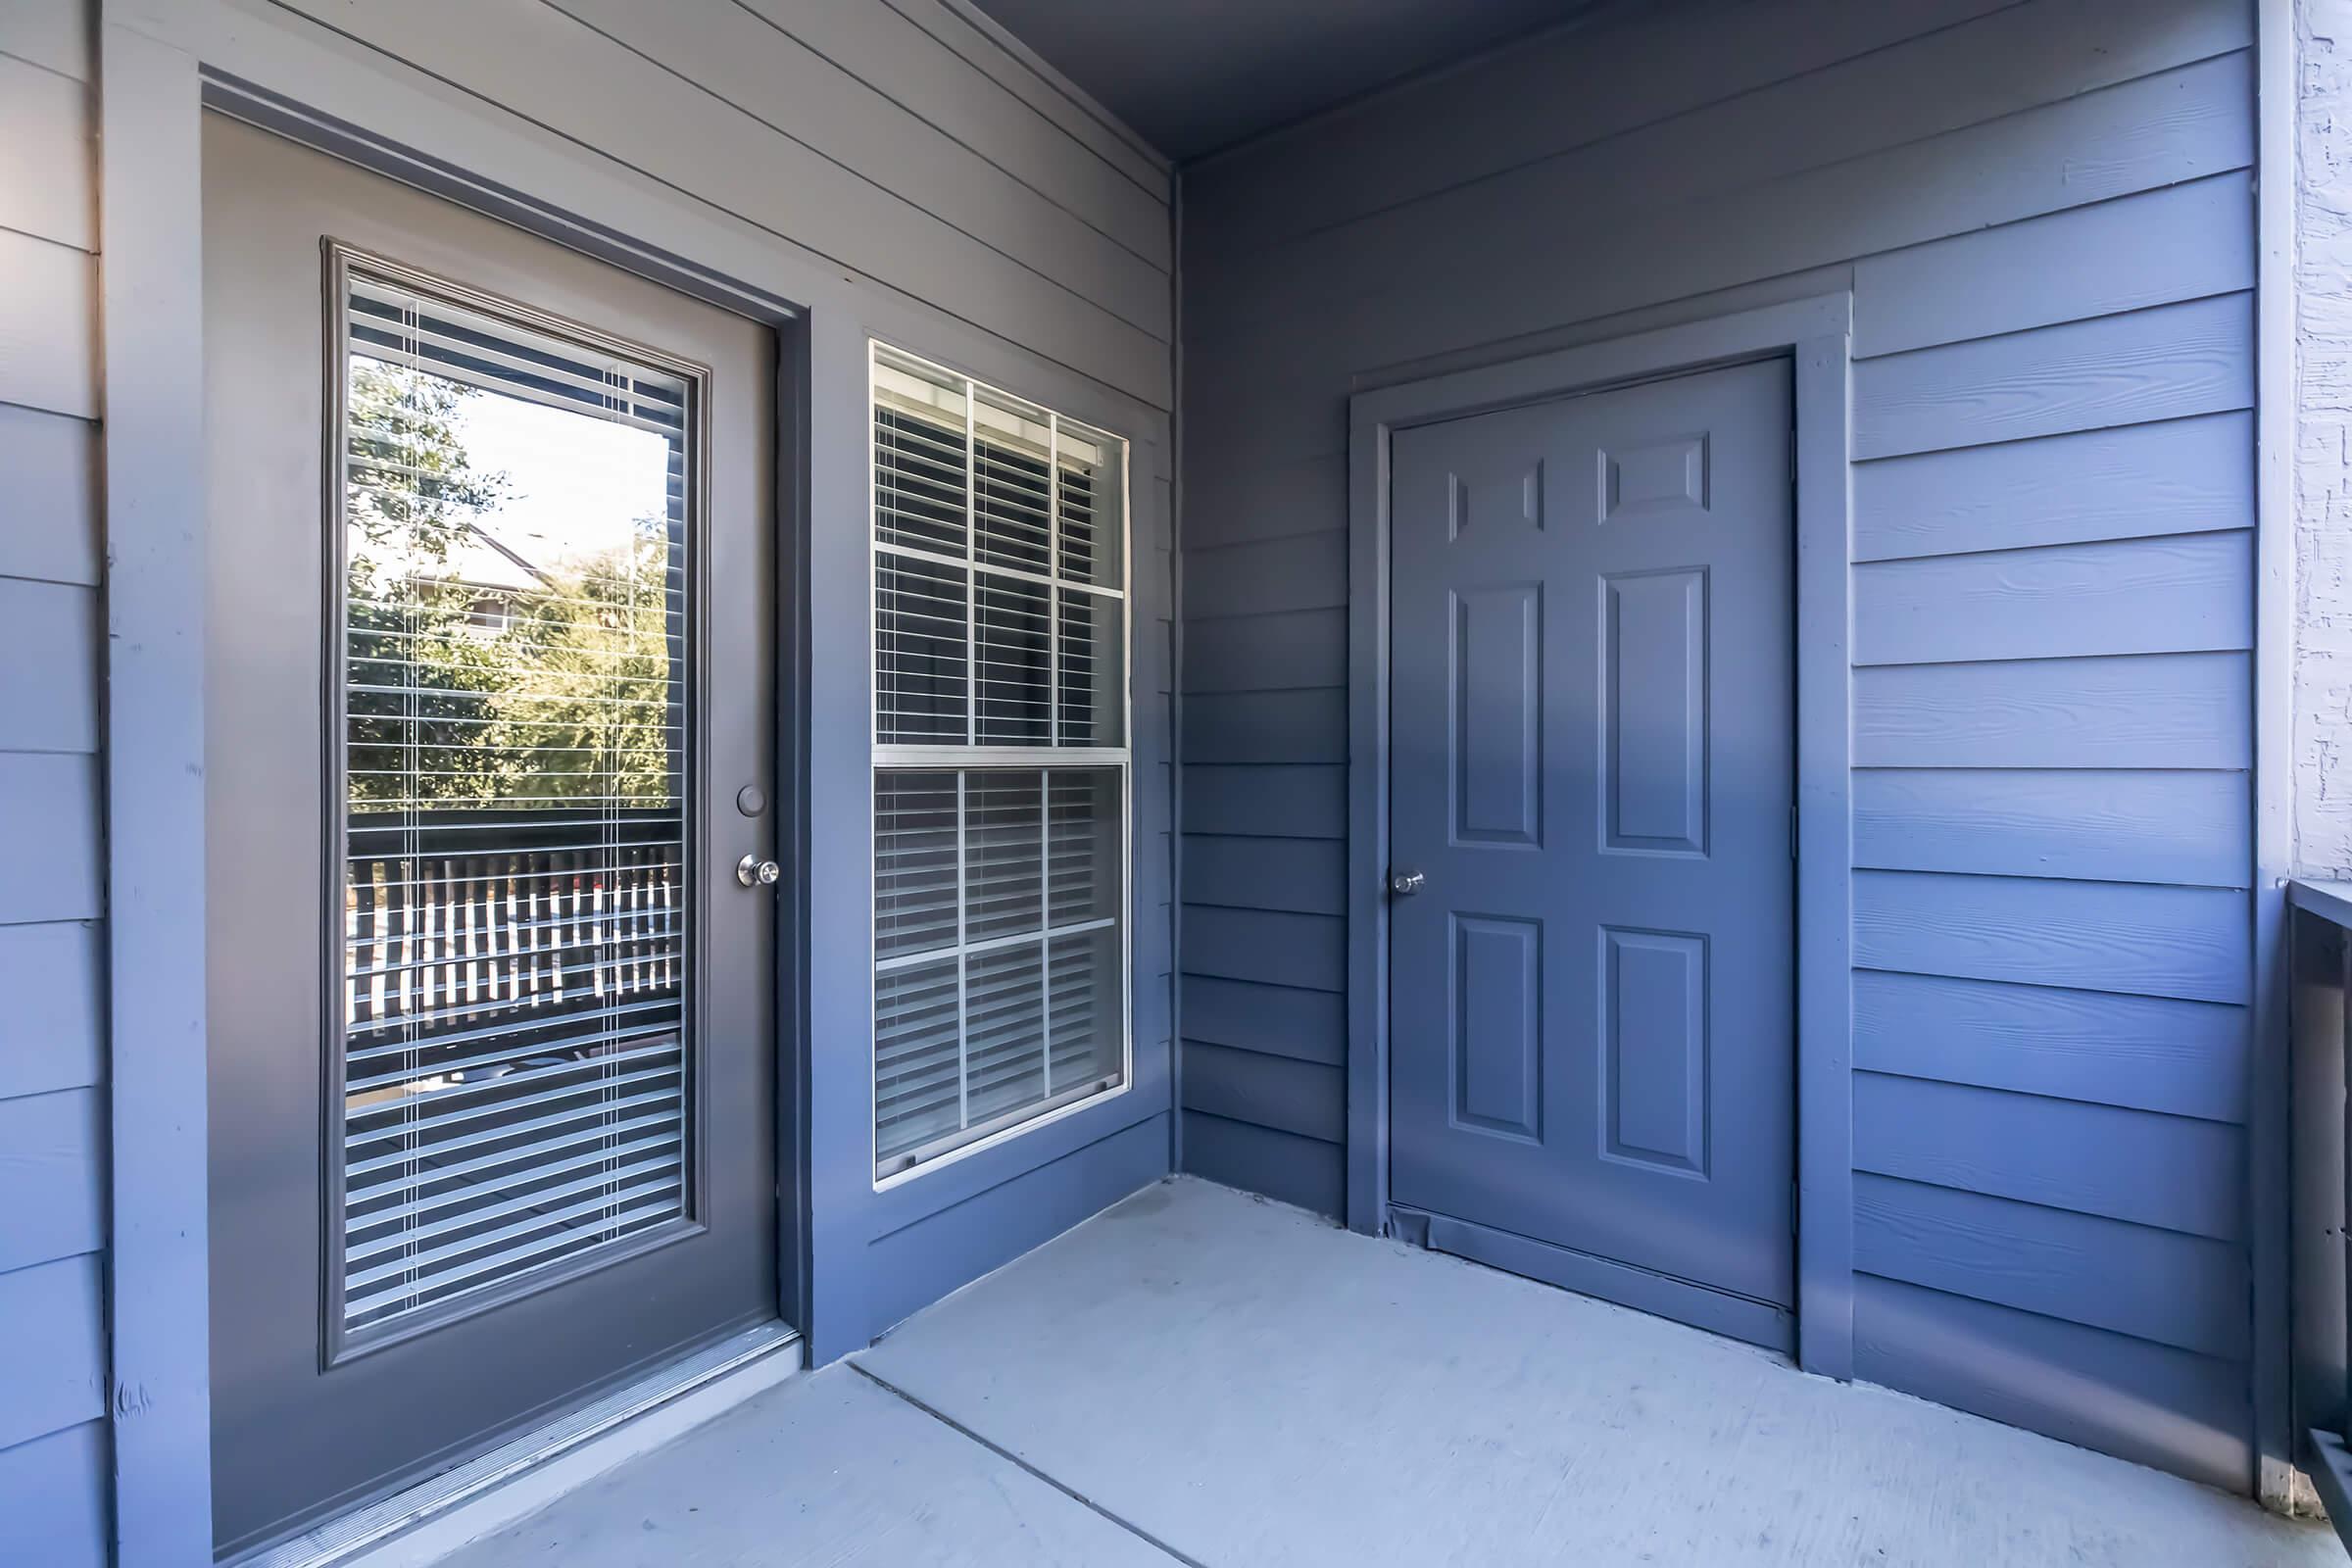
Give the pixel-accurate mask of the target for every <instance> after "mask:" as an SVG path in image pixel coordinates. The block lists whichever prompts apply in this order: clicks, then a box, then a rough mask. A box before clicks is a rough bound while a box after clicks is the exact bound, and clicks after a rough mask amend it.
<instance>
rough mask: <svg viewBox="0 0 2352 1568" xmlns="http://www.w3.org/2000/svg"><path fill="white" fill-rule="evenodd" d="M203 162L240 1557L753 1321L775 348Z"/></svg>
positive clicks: (512, 258) (220, 1130) (610, 276)
mask: <svg viewBox="0 0 2352 1568" xmlns="http://www.w3.org/2000/svg"><path fill="white" fill-rule="evenodd" d="M205 154H206V167H205V179H206V194H207V211H206V220H207V254H206V270H207V321H206V335H207V348H208V354H207V361H208V378H209V383H210V390H211V392H212V394H213V395H212V399H211V405H212V407H211V414H212V418H211V422H210V426H209V428H210V432H211V433H210V440H211V444H212V452H211V456H212V466H213V480H212V509H211V518H212V527H213V534H214V542H215V555H214V559H215V572H214V578H213V582H212V590H213V592H212V609H213V621H212V628H211V632H210V634H209V638H208V652H209V658H210V661H211V668H210V675H211V679H210V683H209V684H210V687H211V692H212V703H211V711H210V712H209V714H208V756H209V766H210V768H211V772H212V783H213V789H212V792H211V793H212V796H213V799H214V801H215V802H216V803H217V804H216V805H215V807H214V809H213V815H212V822H211V835H210V837H211V843H210V846H209V848H210V852H211V855H210V859H211V871H210V874H209V877H208V888H207V890H206V891H207V900H206V908H207V911H208V932H209V937H210V943H211V947H210V971H211V997H212V1020H211V1022H212V1027H211V1037H212V1069H211V1087H212V1104H211V1131H212V1146H213V1150H214V1155H213V1160H212V1166H213V1184H214V1185H213V1195H212V1214H213V1239H214V1256H215V1266H214V1278H213V1323H214V1351H215V1367H214V1410H215V1476H216V1493H217V1496H216V1518H217V1526H218V1530H217V1533H218V1537H219V1541H220V1544H221V1548H222V1550H223V1552H224V1553H231V1552H236V1551H239V1550H243V1549H247V1548H250V1547H252V1546H254V1545H256V1544H264V1543H267V1542H270V1541H271V1540H274V1539H277V1538H280V1537H283V1536H285V1535H287V1534H288V1533H289V1532H291V1531H293V1530H296V1529H299V1528H301V1527H303V1526H306V1525H308V1524H311V1523H313V1522H315V1521H317V1520H319V1519H320V1518H322V1517H325V1516H329V1515H331V1514H333V1513H335V1512H337V1511H340V1510H343V1509H347V1508H349V1507H352V1506H354V1505H356V1504H359V1503H362V1502H365V1501H368V1500H371V1499H372V1498H374V1497H377V1496H380V1495H386V1494H388V1493H391V1492H393V1491H397V1490H398V1489H399V1488H400V1487H402V1486H404V1485H406V1484H409V1483H411V1482H414V1481H416V1480H417V1479H420V1478H422V1477H423V1476H425V1475H428V1474H430V1473H431V1472H433V1471H435V1470H437V1469H442V1468H446V1467H447V1466H448V1465H450V1464H452V1463H456V1462H460V1461H462V1460H463V1459H464V1458H466V1457H467V1456H468V1455H469V1454H470V1453H471V1452H472V1451H476V1450H479V1449H481V1448H483V1447H486V1446H490V1445H492V1444H494V1443H496V1442H498V1441H500V1440H502V1439H504V1438H505V1437H507V1436H509V1435H511V1434H513V1433H515V1432H516V1431H518V1430H522V1429H525V1428H527V1427H529V1426H531V1425H533V1424H535V1423H536V1422H538V1421H540V1420H544V1419H545V1418H547V1417H548V1416H550V1415H551V1414H553V1413H556V1412H558V1411H560V1410H562V1409H563V1408H564V1407H565V1406H566V1405H567V1404H572V1403H578V1402H581V1401H583V1400H585V1399H586V1398H588V1397H592V1396H593V1395H594V1394H595V1393H596V1392H598V1391H599V1390H601V1389H603V1388H606V1387H609V1386H612V1385H613V1384H615V1383H617V1382H620V1381H622V1380H624V1379H626V1378H627V1377H629V1376H630V1375H632V1374H636V1373H640V1372H643V1371H645V1370H646V1369H648V1368H649V1367H651V1366H652V1365H654V1364H657V1363H659V1362H660V1361H662V1360H664V1359H667V1358H670V1357H674V1356H677V1355H679V1354H682V1353H685V1352H687V1351H689V1350H691V1349H693V1348H696V1347H698V1346H700V1345H704V1344H708V1343H710V1342H711V1341H713V1340H715V1339H718V1338H721V1337H723V1336H725V1335H727V1334H729V1333H732V1332H735V1331H737V1330H740V1329H742V1328H745V1327H747V1326H751V1325H754V1324H757V1323H759V1322H760V1321H763V1320H766V1319H770V1318H773V1317H774V1316H776V1314H777V1306H778V1291H777V1240H776V1224H777V1221H776V1215H777V1203H776V1186H777V1170H776V1163H775V1134H774V1109H773V1104H774V1098H775V1084H776V1073H775V1063H774V1040H773V1026H772V1002H771V999H772V996H773V992H774V956H773V953H772V947H773V940H774V928H775V914H774V894H773V890H772V879H773V875H774V872H773V871H772V870H770V872H769V875H768V879H766V880H763V879H762V876H761V875H760V870H761V862H762V861H765V860H767V859H768V858H769V856H770V855H771V854H772V849H773V846H774V845H775V844H776V843H777V842H778V837H779V834H778V828H777V825H776V824H775V823H774V822H773V821H772V820H771V819H770V818H771V815H772V813H771V812H770V811H769V810H768V809H767V806H766V798H767V795H768V793H769V786H770V784H771V783H772V781H771V780H770V779H769V777H768V773H769V766H770V759H771V758H772V756H773V751H774V747H773V727H772V712H773V695H772V694H773V690H774V687H773V683H772V682H773V671H772V662H773V657H774V656H773V638H772V629H771V628H772V597H771V586H770V585H771V583H772V569H771V566H770V559H771V558H770V555H769V552H770V549H771V544H772V541H771V536H770V523H771V518H772V506H771V504H770V497H771V496H772V493H773V492H772V478H771V475H770V473H769V466H770V464H771V463H772V456H771V446H770V440H769V430H770V428H771V425H772V421H773V350H772V346H771V344H770V342H769V339H768V336H767V334H766V332H765V331H764V329H762V328H760V327H758V326H755V325H753V324H751V323H748V322H745V321H741V320H738V319H735V318H732V317H729V316H726V315H724V314H722V313H720V312H718V311H716V310H713V309H711V308H710V307H706V306H703V305H700V304H696V303H693V302H690V301H688V300H685V299H683V298H680V297H677V296H674V295H672V294H669V293H667V292H665V291H663V290H662V289H661V288H659V287H657V286H655V285H653V284H651V283H648V282H645V281H643V280H641V279H638V278H635V277H631V276H628V275H626V274H623V273H620V272H617V271H614V270H610V269H607V268H605V267H602V266H601V265H599V264H597V263H594V262H591V261H588V260H586V259H585V258H582V257H579V256H577V255H574V254H572V253H569V252H566V251H564V250H562V249H560V248H558V247H556V246H554V245H552V244H549V243H547V242H544V241H541V240H538V239H535V238H531V237H529V236H526V235H523V234H521V233H518V232H516V231H515V230H513V229H510V228H507V227H504V226H502V225H500V224H498V223H496V222H494V221H491V220H488V219H486V218H482V217H479V216H477V215H474V214H470V213H466V212H464V211H461V210H459V209H456V208H454V207H451V206H448V205H446V204H443V203H441V202H438V201H436V200H434V199H433V198H430V197H427V196H424V195H421V194H419V193H418V192H416V191H414V190H411V189H407V188H405V187H402V186H398V185H395V184H393V183H392V182H390V181H387V180H384V179H381V178H378V177H377V176H374V175H370V174H367V173H364V172H358V171H356V170H353V169H351V168H349V167H347V166H344V165H342V164H339V163H337V162H335V161H333V160H331V159H328V158H326V157H324V156H322V155H319V154H317V153H313V152H308V151H304V150H301V149H299V148H296V147H294V146H292V145H291V144H288V143H284V142H281V141H278V140H276V139H275V138H273V137H270V136H269V135H267V134H266V133H263V132H260V131H256V130H252V129H249V128H246V127H242V126H238V125H234V124H230V123H225V122H220V123H213V124H212V125H210V126H209V127H208V130H207V137H206V147H205ZM321 368H323V374H321V373H320V372H321ZM739 862H740V863H741V864H742V865H743V866H744V867H745V869H746V871H747V873H748V874H746V875H743V876H739V875H738V865H739Z"/></svg>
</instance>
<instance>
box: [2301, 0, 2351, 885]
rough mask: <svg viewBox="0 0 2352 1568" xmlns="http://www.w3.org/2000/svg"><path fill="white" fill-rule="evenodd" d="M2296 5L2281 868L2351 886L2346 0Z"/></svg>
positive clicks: (2306, 1)
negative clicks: (2291, 522) (2289, 861)
mask: <svg viewBox="0 0 2352 1568" xmlns="http://www.w3.org/2000/svg"><path fill="white" fill-rule="evenodd" d="M2296 11H2297V15H2298V25H2299V31H2300V37H2299V39H2298V43H2299V50H2298V58H2297V61H2296V69H2297V84H2296V92H2297V100H2298V101H2297V117H2296V119H2297V124H2296V141H2297V147H2296V174H2297V179H2296V185H2297V190H2296V204H2295V229H2296V233H2295V240H2296V258H2295V298H2296V337H2297V344H2296V368H2295V379H2296V404H2297V407H2296V424H2297V445H2296V453H2295V598H2296V605H2295V656H2294V668H2295V856H2294V868H2295V872H2296V874H2297V875H2301V876H2310V877H2327V878H2334V879H2352V0H2303V3H2302V4H2301V5H2299V6H2298V7H2297V8H2296Z"/></svg>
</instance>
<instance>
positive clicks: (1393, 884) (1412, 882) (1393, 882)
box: [1389, 871, 1429, 899]
mask: <svg viewBox="0 0 2352 1568" xmlns="http://www.w3.org/2000/svg"><path fill="white" fill-rule="evenodd" d="M1428 885H1429V873H1427V872H1426V871H1392V872H1390V873H1389V891H1390V892H1391V893H1394V894H1395V895H1397V897H1398V898H1400V899H1409V898H1411V897H1412V896H1413V895H1414V894H1416V893H1418V892H1420V891H1421V890H1422V889H1423V888H1425V887H1427V886H1428Z"/></svg>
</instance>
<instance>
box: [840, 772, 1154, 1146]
mask: <svg viewBox="0 0 2352 1568" xmlns="http://www.w3.org/2000/svg"><path fill="white" fill-rule="evenodd" d="M1125 776H1126V775H1125V771H1124V769H1123V768H1121V767H1118V766H1115V765H1114V766H1108V767H1063V766H1053V767H1046V768H1033V767H1022V768H1011V767H974V768H958V769H954V770H943V769H910V768H891V767H884V768H879V769H877V770H876V771H875V774H874V831H875V845H874V910H875V931H874V948H875V956H876V957H875V997H876V1004H875V1006H876V1018H875V1072H876V1080H875V1108H876V1120H875V1156H876V1160H877V1168H878V1169H879V1170H880V1171H881V1172H883V1173H884V1174H887V1173H888V1172H890V1171H892V1170H896V1169H904V1168H906V1167H907V1165H909V1164H912V1163H916V1162H918V1161H919V1160H920V1159H922V1158H924V1157H928V1156H929V1155H932V1154H936V1153H942V1152H946V1151H948V1150H950V1149H953V1148H955V1147H956V1146H957V1145H959V1144H962V1143H965V1142H968V1141H970V1139H972V1138H975V1137H980V1136H984V1135H985V1134H986V1133H988V1132H990V1131H993V1130H995V1129H996V1128H997V1127H1000V1126H1003V1125H1005V1124H1006V1122H1007V1121H1008V1120H1009V1121H1017V1120H1019V1119H1020V1118H1021V1117H1022V1116H1023V1115H1027V1114H1034V1113H1035V1112H1036V1111H1037V1110H1038V1109H1039V1108H1042V1107H1045V1106H1047V1105H1049V1104H1052V1103H1058V1102H1060V1101H1061V1100H1063V1099H1066V1098H1068V1097H1070V1096H1071V1095H1072V1094H1073V1093H1080V1094H1084V1093H1094V1092H1097V1091H1100V1090H1103V1089H1107V1088H1113V1087H1115V1086H1116V1085H1117V1084H1118V1082H1119V1081H1120V1077H1121V1074H1122V1073H1123V1071H1124V1063H1125V1031H1124V1027H1123V1024H1122V1021H1121V1015H1122V1012H1123V1006H1124V1003H1123V998H1124V986H1123V983H1122V979H1121V972H1120V954H1121V933H1120V925H1121V920H1120V913H1119V911H1120V907H1121V901H1122V899H1123V897H1124V892H1123V884H1124V872H1125V867H1124V863H1123V853H1122V845H1123V842H1124V833H1123V829H1122V825H1121V814H1122V812H1123V810H1124V805H1125ZM958 872H960V874H958Z"/></svg>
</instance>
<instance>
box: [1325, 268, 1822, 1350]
mask: <svg viewBox="0 0 2352 1568" xmlns="http://www.w3.org/2000/svg"><path fill="white" fill-rule="evenodd" d="M1852 327H1853V296H1852V294H1851V293H1850V292H1848V291H1845V290H1839V291H1838V292H1836V293H1830V294H1822V295H1818V296H1815V297H1813V298H1810V299H1801V300H1796V301H1793V302H1790V303H1787V304H1781V305H1770V306H1764V307H1761V308H1758V309H1755V310H1748V311H1740V312H1736V313H1732V314H1727V315H1722V316H1716V317H1712V318H1709V319H1702V320H1697V321H1693V322H1691V323H1689V324H1686V325H1680V326H1671V327H1665V328H1662V329H1660V330H1656V331H1650V332H1642V333H1639V334H1636V335H1632V336H1626V337H1619V338H1613V339H1608V340H1605V341H1601V342H1595V343H1589V344H1583V345H1580V346H1578V347H1575V348H1568V349H1560V350H1557V351H1554V352H1551V353H1547V354H1539V355H1535V356H1532V357H1530V358H1527V359H1521V360H1513V361H1509V362H1507V363H1504V364H1500V365H1495V366H1490V367H1486V368H1478V369H1470V370H1458V371H1453V372H1450V373H1446V374H1440V375H1434V376H1429V377H1426V378H1424V379H1420V380H1414V381H1407V382H1403V383H1400V384H1397V385H1394V386H1386V387H1382V388H1380V389H1378V390H1376V391H1366V392H1359V393H1357V394H1356V395H1355V396H1354V397H1353V398H1351V399H1350V400H1349V406H1348V846H1349V853H1348V1216H1347V1217H1348V1228H1349V1229H1351V1230H1356V1231H1362V1232H1365V1233H1368V1234H1373V1235H1380V1234H1386V1233H1387V1232H1388V1230H1389V1227H1390V1209H1389V1171H1390V1144H1389V1067H1390V1061H1389V900H1388V892H1387V883H1388V873H1389V864H1388V860H1389V843H1390V839H1389V831H1390V822H1389V793H1390V779H1389V766H1390V758H1391V749H1390V733H1389V731H1390V708H1389V684H1390V682H1389V667H1390V666H1389V661H1390V652H1391V650H1390V637H1389V627H1390V571H1391V567H1390V562H1391V554H1390V546H1391V536H1392V532H1393V527H1392V519H1391V515H1390V476H1391V473H1390V466H1391V460H1390V443H1391V440H1392V438H1393V437H1394V435H1395V434H1396V432H1397V430H1399V429H1403V428H1407V427H1409V426H1412V425H1417V424H1427V423H1431V422H1433V421H1436V420H1440V419H1453V418H1460V417H1465V416H1469V415H1475V414H1487V413H1493V412H1495V411H1497V410H1502V409H1508V408H1514V407H1518V406H1520V405H1524V404H1529V403H1535V402H1539V401H1543V400H1545V399H1550V398H1558V397H1564V396H1571V395H1574V394H1578V393H1585V392H1600V391H1606V390H1609V389H1612V388H1615V387H1619V386H1627V385H1634V384H1638V383H1642V382H1648V381H1655V380H1660V379H1664V378H1667V377H1670V376H1679V375H1684V374H1688V373H1691V372H1693V371H1698V370H1709V369H1719V368H1725V367H1728V366H1734V365H1742V364H1750V363H1754V362H1756V361H1761V360H1771V359H1784V358H1785V359H1789V360H1792V361H1793V363H1794V381H1795V414H1796V453H1795V475H1796V506H1795V513H1796V605H1795V623H1796V627H1797V643H1796V809H1797V866H1796V932H1795V938H1796V940H1795V978H1796V1084H1795V1091H1796V1123H1797V1124H1796V1129H1795V1132H1796V1167H1795V1173H1796V1181H1797V1201H1796V1221H1795V1223H1796V1231H1797V1236H1796V1324H1797V1360H1798V1363H1799V1364H1800V1365H1802V1366H1803V1367H1804V1368H1805V1370H1806V1371H1808V1372H1814V1373H1818V1374H1820V1375H1822V1376H1824V1377H1833V1378H1840V1379H1842V1378H1850V1377H1851V1376H1852V1375H1853V1339H1854V1319H1853V1086H1852V1075H1851V1072H1850V1070H1849V1069H1850V1066H1851V1056H1852V1047H1851V1043H1850V1042H1851V1039H1852V1010H1853V1009H1852V1001H1851V982H1850V979H1849V969H1850V949H1851V938H1850V917H1851V912H1852V870H1853V848H1852V830H1851V811H1850V803H1849V791H1850V784H1849V777H1850V774H1849V769H1850V767H1851V765H1852V741H1851V724H1850V712H1851V707H1852V697H1851V690H1850V678H1849V670H1848V656H1849V652H1850V647H1849V644H1850V633H1849V617H1848V608H1849V607H1848V598H1849V593H1850V589H1849V586H1848V563H1849V562H1850V561H1851V559H1852V552H1851V540H1850V532H1849V530H1850V524H1851V516H1850V513H1851V504H1850V499H1849V492H1848V479H1847V459H1848V456H1849V449H1850V445H1851V442H1850V429H1851V417H1850V397H1849V385H1850V378H1849V376H1848V373H1847V368H1848V362H1849V360H1850V357H1851V334H1852Z"/></svg>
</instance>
